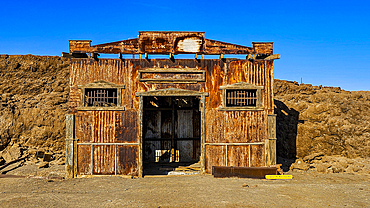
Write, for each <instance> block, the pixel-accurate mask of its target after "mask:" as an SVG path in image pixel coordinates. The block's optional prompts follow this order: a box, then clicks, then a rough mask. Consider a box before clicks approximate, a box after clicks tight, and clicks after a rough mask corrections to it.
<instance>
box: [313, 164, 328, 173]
mask: <svg viewBox="0 0 370 208" xmlns="http://www.w3.org/2000/svg"><path fill="white" fill-rule="evenodd" d="M315 167H316V171H317V172H320V173H326V172H327V170H328V168H329V167H330V165H329V164H326V163H321V164H317V165H316V166H315Z"/></svg>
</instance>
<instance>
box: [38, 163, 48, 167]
mask: <svg viewBox="0 0 370 208" xmlns="http://www.w3.org/2000/svg"><path fill="white" fill-rule="evenodd" d="M48 167H49V163H48V162H41V163H40V164H39V168H48Z"/></svg>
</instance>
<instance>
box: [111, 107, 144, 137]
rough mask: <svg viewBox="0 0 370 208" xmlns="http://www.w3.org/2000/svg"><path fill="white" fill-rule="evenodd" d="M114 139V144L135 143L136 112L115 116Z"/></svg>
mask: <svg viewBox="0 0 370 208" xmlns="http://www.w3.org/2000/svg"><path fill="white" fill-rule="evenodd" d="M115 116H116V120H115V137H116V142H137V141H138V134H137V133H138V132H137V131H138V128H137V119H138V115H137V112H136V111H134V110H126V111H123V112H116V114H115Z"/></svg>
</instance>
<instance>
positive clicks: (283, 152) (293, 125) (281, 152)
mask: <svg viewBox="0 0 370 208" xmlns="http://www.w3.org/2000/svg"><path fill="white" fill-rule="evenodd" d="M274 104H275V106H276V107H275V114H276V137H277V141H276V154H277V162H278V163H279V164H282V168H283V169H284V171H288V170H289V168H290V166H291V164H292V163H294V161H295V159H296V155H297V129H298V123H301V122H304V121H300V120H298V119H299V112H298V111H296V110H295V109H293V108H289V107H288V106H286V105H285V104H284V103H283V102H282V101H279V100H274Z"/></svg>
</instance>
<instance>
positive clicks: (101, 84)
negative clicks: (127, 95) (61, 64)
mask: <svg viewBox="0 0 370 208" xmlns="http://www.w3.org/2000/svg"><path fill="white" fill-rule="evenodd" d="M77 88H78V89H80V90H81V103H80V106H79V107H77V110H82V111H84V110H125V107H124V106H122V103H121V101H122V89H125V85H117V84H114V83H111V82H107V81H104V80H100V81H96V82H92V83H89V84H86V85H78V86H77ZM85 89H117V106H106V107H100V106H99V107H97V106H86V104H85V103H86V102H85Z"/></svg>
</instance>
